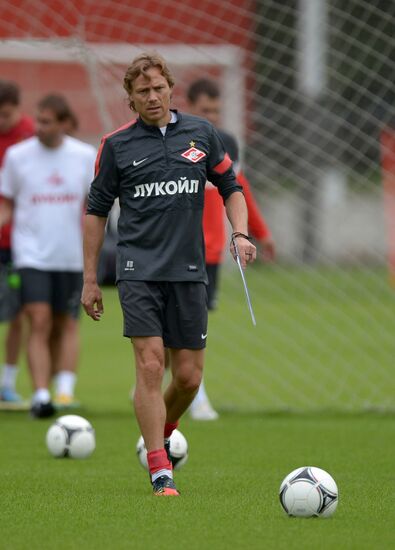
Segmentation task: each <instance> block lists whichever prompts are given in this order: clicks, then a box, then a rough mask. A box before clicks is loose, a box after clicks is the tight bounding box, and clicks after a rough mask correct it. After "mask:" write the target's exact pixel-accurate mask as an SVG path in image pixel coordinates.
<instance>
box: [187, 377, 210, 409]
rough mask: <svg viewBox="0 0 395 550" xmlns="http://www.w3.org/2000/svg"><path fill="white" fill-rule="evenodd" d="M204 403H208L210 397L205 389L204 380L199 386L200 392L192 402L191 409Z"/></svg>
mask: <svg viewBox="0 0 395 550" xmlns="http://www.w3.org/2000/svg"><path fill="white" fill-rule="evenodd" d="M203 401H208V396H207V393H206V390H205V388H204V382H203V380H202V381H201V383H200V386H199V390H198V392H197V394H196V395H195V398H194V400H193V401H192V404H191V407H194V406H195V405H199V403H202V402H203Z"/></svg>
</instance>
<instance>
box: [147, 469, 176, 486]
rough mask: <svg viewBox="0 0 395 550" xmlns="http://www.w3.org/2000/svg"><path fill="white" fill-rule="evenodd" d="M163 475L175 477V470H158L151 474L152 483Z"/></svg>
mask: <svg viewBox="0 0 395 550" xmlns="http://www.w3.org/2000/svg"><path fill="white" fill-rule="evenodd" d="M161 476H167V477H171V479H173V472H172V470H166V469H163V470H159V471H158V472H155V473H154V474H152V476H151V479H152V483H153V482H154V481H155V480H156V479H158V477H161Z"/></svg>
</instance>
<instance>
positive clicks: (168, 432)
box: [165, 421, 178, 439]
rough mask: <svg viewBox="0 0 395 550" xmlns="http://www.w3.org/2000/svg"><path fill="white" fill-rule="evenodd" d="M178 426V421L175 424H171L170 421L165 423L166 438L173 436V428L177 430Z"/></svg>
mask: <svg viewBox="0 0 395 550" xmlns="http://www.w3.org/2000/svg"><path fill="white" fill-rule="evenodd" d="M177 426H178V421H177V422H175V423H174V424H170V422H168V423H166V424H165V438H166V439H167V438H168V437H170V436H171V434H172V433H173V430H175V429H176V428H177Z"/></svg>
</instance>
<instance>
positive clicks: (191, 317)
mask: <svg viewBox="0 0 395 550" xmlns="http://www.w3.org/2000/svg"><path fill="white" fill-rule="evenodd" d="M117 286H118V293H119V299H120V302H121V307H122V311H123V319H124V336H127V337H128V338H133V337H134V336H160V337H161V338H163V343H164V345H165V347H168V348H173V349H203V348H205V347H206V338H207V290H206V285H205V284H204V283H190V282H176V283H167V282H155V281H149V282H144V281H119V282H118V285H117Z"/></svg>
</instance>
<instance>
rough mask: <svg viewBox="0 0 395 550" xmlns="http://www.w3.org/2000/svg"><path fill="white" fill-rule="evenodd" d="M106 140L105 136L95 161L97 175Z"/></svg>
mask: <svg viewBox="0 0 395 550" xmlns="http://www.w3.org/2000/svg"><path fill="white" fill-rule="evenodd" d="M105 141H106V138H105V137H103V138H102V140H101V143H100V147H99V150H98V152H97V155H96V161H95V176H97V174H98V172H99V165H100V157H101V154H102V152H103V147H104V142H105Z"/></svg>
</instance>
